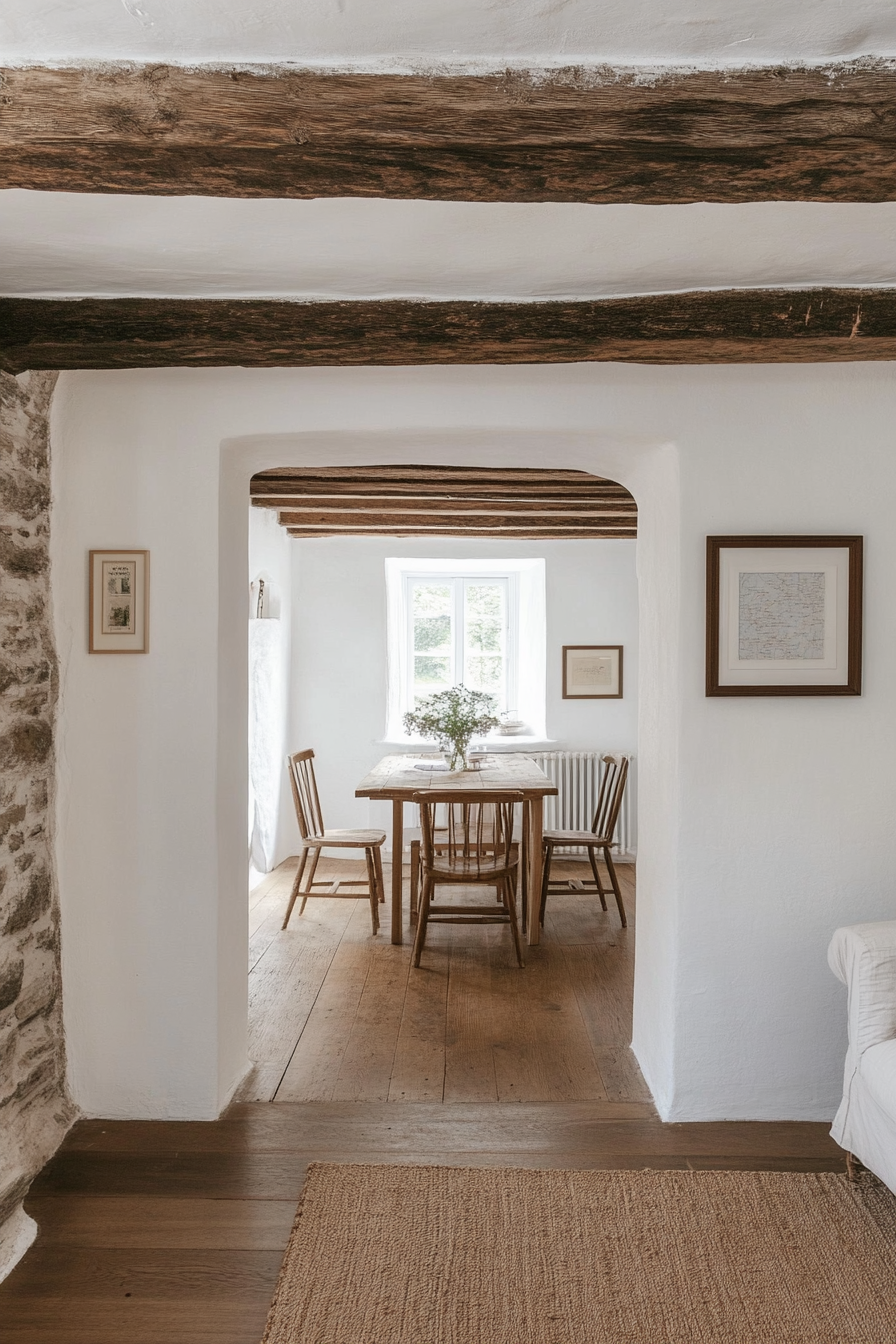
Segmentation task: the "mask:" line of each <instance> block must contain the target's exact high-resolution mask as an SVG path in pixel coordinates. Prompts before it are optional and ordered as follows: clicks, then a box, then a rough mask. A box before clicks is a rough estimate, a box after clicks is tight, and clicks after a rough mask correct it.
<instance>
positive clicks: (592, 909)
mask: <svg viewBox="0 0 896 1344" xmlns="http://www.w3.org/2000/svg"><path fill="white" fill-rule="evenodd" d="M250 499H251V503H250V508H249V574H248V586H247V591H248V605H249V709H250V714H249V721H250V734H249V737H250V742H249V756H248V759H249V841H250V914H249V919H250V994H249V1002H250V1007H249V1053H250V1059H251V1060H252V1064H253V1069H252V1073H251V1075H250V1077H249V1079H248V1081H247V1084H246V1086H245V1087H244V1089H243V1091H242V1093H241V1095H242V1096H243V1097H244V1098H246V1099H250V1098H251V1099H259V1100H261V1099H264V1100H280V1101H289V1100H292V1101H310V1100H339V1099H344V1100H352V1099H356V1100H371V1099H378V1100H384V1101H387V1100H395V1101H408V1100H427V1101H432V1100H439V1101H464V1100H494V1101H502V1100H562V1101H575V1100H591V1099H599V1098H607V1097H611V1096H612V1097H616V1098H621V1099H626V1098H628V1099H632V1100H644V1099H645V1098H647V1097H649V1093H647V1092H646V1089H645V1085H644V1083H643V1080H642V1078H641V1076H640V1073H639V1071H638V1068H637V1065H636V1063H635V1062H634V1058H633V1056H632V1055H631V1051H630V1049H629V1045H630V1040H631V1025H630V1023H631V1000H632V980H633V967H634V922H633V919H631V920H630V921H629V927H628V928H626V929H623V928H622V926H621V924H620V921H619V918H618V912H617V911H616V906H615V904H614V901H613V896H612V890H611V887H610V883H609V881H608V877H607V873H606V870H605V869H604V870H603V886H604V887H605V888H606V890H607V892H608V894H609V896H610V900H609V907H610V908H609V909H608V910H607V911H606V912H605V911H603V910H602V909H601V907H600V903H599V900H598V897H597V895H596V894H594V893H591V894H588V893H587V892H586V891H585V890H583V887H584V883H585V882H588V883H590V882H591V881H592V874H591V869H590V865H589V861H588V855H587V853H586V852H584V851H571V852H564V850H563V849H562V848H561V849H559V850H558V851H557V852H556V854H555V857H554V859H553V877H554V879H555V881H554V883H553V886H554V887H560V886H563V884H564V883H565V884H566V887H565V890H557V891H553V892H552V894H551V896H550V898H549V905H548V908H547V911H546V917H545V921H544V925H543V926H539V925H538V921H537V920H536V921H535V924H536V927H537V932H536V936H535V937H532V936H531V934H530V947H529V953H528V956H527V967H526V970H525V971H524V972H523V973H522V978H521V979H519V980H517V981H515V980H514V977H513V976H512V974H511V969H512V960H511V958H510V957H509V956H508V955H506V953H507V949H505V948H504V947H503V942H502V934H503V930H501V929H494V930H491V931H486V932H485V933H484V931H483V930H481V929H475V930H465V931H461V930H459V929H457V928H456V927H450V928H445V927H440V928H437V929H435V930H433V932H432V934H431V935H430V938H429V940H428V943H427V947H428V956H427V962H428V963H429V966H428V970H427V971H426V972H425V973H424V972H421V971H415V970H413V969H412V968H411V966H410V941H411V940H412V938H413V932H414V931H413V928H412V927H411V924H410V921H411V919H412V917H413V916H412V912H411V903H412V897H411V890H410V888H411V878H412V874H411V859H412V854H411V851H410V848H409V847H408V845H407V844H401V842H399V845H400V850H401V858H402V863H401V864H400V865H396V864H395V852H394V850H395V845H394V836H395V830H396V828H395V817H396V804H395V802H394V800H392V801H391V802H390V800H389V799H388V798H385V797H383V796H374V797H357V796H356V792H357V790H358V787H359V785H362V784H363V778H364V776H366V775H368V774H369V773H370V770H371V769H373V768H376V766H377V763H378V762H379V761H381V759H382V758H384V757H388V756H389V755H390V754H391V755H393V756H405V755H407V753H410V752H415V751H420V750H421V749H422V750H429V751H430V752H432V751H433V750H434V746H433V744H431V743H430V744H427V743H424V742H418V741H416V740H414V738H413V735H411V734H409V733H406V732H402V731H401V727H400V725H401V718H402V714H403V712H405V710H406V708H407V706H405V705H404V703H403V701H402V700H401V698H400V697H401V695H402V693H403V695H404V699H408V696H410V697H411V699H414V700H416V701H419V699H420V697H421V694H425V693H426V692H427V691H429V690H431V691H432V692H438V691H439V690H443V689H445V688H446V687H447V686H449V685H451V684H456V682H458V681H464V682H465V683H466V684H468V685H472V686H473V687H474V688H476V689H481V690H483V691H488V690H489V689H490V688H495V703H496V709H497V710H498V712H499V714H500V716H501V721H500V723H499V724H498V725H497V727H496V729H495V730H493V731H492V732H491V733H490V734H489V735H487V738H486V740H484V741H483V742H482V743H481V744H480V745H482V746H483V747H485V748H486V749H487V750H488V752H489V753H491V754H492V755H493V756H494V759H495V761H496V762H498V763H499V764H509V763H510V761H511V760H516V759H520V760H525V761H526V763H527V764H529V765H532V766H533V767H534V769H535V771H536V772H537V773H538V774H539V775H541V777H542V778H545V777H546V778H547V780H548V782H549V787H550V788H551V790H552V792H551V793H550V794H549V795H548V797H547V799H546V802H545V806H546V809H547V818H548V821H549V822H550V823H553V825H554V826H558V825H560V826H563V825H564V824H565V825H566V827H567V828H568V827H569V826H573V827H577V828H579V829H581V828H587V827H588V825H589V824H590V821H591V815H590V813H591V810H592V808H593V805H594V803H596V801H597V793H598V791H599V787H600V778H601V772H602V770H604V769H605V768H606V767H605V766H603V765H602V761H601V758H602V757H603V756H604V755H605V754H606V753H607V752H610V751H612V752H615V753H616V754H620V755H624V756H625V757H626V759H627V760H628V761H630V762H631V774H630V784H629V788H628V792H627V796H626V798H625V804H624V808H623V809H622V811H621V814H620V819H619V835H618V839H619V846H618V849H617V851H616V852H617V858H618V859H621V862H617V864H616V865H615V867H616V871H617V873H618V874H619V875H620V876H619V886H620V889H621V898H622V901H623V903H624V906H625V908H626V909H628V911H629V913H630V914H631V915H633V913H634V911H633V904H634V871H635V866H634V860H635V857H636V853H637V807H636V796H637V688H638V620H639V616H638V580H637V572H636V537H637V505H636V503H635V500H634V498H633V496H632V494H631V493H630V492H629V491H628V490H627V489H626V487H624V486H622V485H620V484H618V483H617V482H615V481H612V480H608V479H606V478H601V477H597V476H594V475H592V474H591V473H588V472H583V471H576V470H557V471H553V470H545V469H543V468H531V467H530V468H525V467H523V468H516V469H513V468H494V469H493V468H489V469H484V468H481V467H475V468H471V467H463V466H454V465H447V466H446V465H443V464H439V465H434V466H426V467H420V466H415V465H407V466H405V465H403V464H402V465H400V466H397V465H391V464H385V465H382V464H377V465H374V466H369V467H368V466H365V467H363V469H362V468H360V467H326V468H314V469H309V468H307V467H276V468H267V469H265V470H263V471H258V472H256V473H254V474H253V475H252V478H251V481H250ZM520 575H523V576H524V577H523V579H522V580H521V579H520ZM534 575H537V582H535V580H534V579H533V576H534ZM539 585H540V590H539V591H540V602H541V607H540V619H541V634H540V639H539V638H537V637H535V635H534V633H533V632H535V631H536V630H537V619H538V617H537V615H536V616H533V611H535V612H536V613H537V611H538V602H537V601H535V600H534V599H533V593H534V592H535V591H536V590H537V589H539ZM521 586H522V588H523V590H524V594H523V597H524V600H523V607H524V611H523V613H522V617H521V610H520V588H521ZM437 608H438V609H437ZM479 608H482V609H481V610H480V609H479ZM589 660H590V661H589ZM583 669H584V671H583ZM589 675H590V676H592V677H594V676H597V678H598V680H599V681H600V680H602V679H603V678H605V677H609V678H610V684H609V685H608V687H607V689H608V691H609V693H608V694H602V693H601V690H602V686H601V685H589V684H588V682H587V677H588V676H589ZM583 676H584V677H585V678H586V680H585V681H584V682H583V681H582V677H583ZM577 677H578V680H576V678H577ZM409 683H410V686H409ZM442 683H444V686H443V684H442ZM480 683H481V685H480ZM498 700H500V701H501V703H500V705H498V704H497V701H498ZM511 701H513V703H511ZM307 747H313V748H314V751H315V758H314V762H313V768H314V770H315V773H316V781H315V783H316V787H317V789H318V792H319V796H320V799H321V800H322V803H323V804H324V816H325V818H326V824H327V826H328V827H333V828H340V829H346V830H356V831H367V832H371V833H375V832H377V831H379V832H380V833H381V834H384V835H385V843H384V844H383V846H382V853H383V856H384V857H385V860H386V864H385V884H386V892H385V895H386V900H385V901H384V902H383V903H382V905H381V906H380V910H381V918H380V920H379V926H380V930H379V933H378V934H376V935H371V924H370V913H369V902H368V901H367V899H366V898H365V897H364V894H363V892H359V891H357V890H356V889H355V890H353V889H352V888H350V887H348V886H347V885H346V883H347V882H348V881H349V880H352V879H356V880H357V879H361V880H363V878H364V876H365V868H364V856H363V854H361V853H353V854H349V853H348V852H347V851H345V850H342V851H340V850H333V849H329V850H328V849H324V850H323V851H322V855H321V858H320V862H319V864H318V867H317V871H316V873H315V874H314V878H315V881H316V882H317V883H319V884H321V885H318V886H317V887H316V888H312V891H313V892H314V894H313V895H312V896H310V897H309V898H308V900H307V904H305V902H304V899H302V898H300V903H299V905H296V906H295V907H294V911H293V913H292V914H291V916H290V921H289V925H288V927H287V928H286V929H285V930H284V929H283V928H282V927H281V923H282V919H283V914H284V912H285V909H286V907H287V905H288V904H289V898H290V892H291V888H292V887H293V885H294V879H295V875H296V871H297V867H298V863H299V854H300V853H301V848H302V846H301V837H300V835H299V831H298V827H297V825H296V813H295V808H294V805H293V804H294V799H293V797H292V796H291V790H290V781H289V778H288V774H287V771H286V770H285V768H284V761H285V758H286V756H287V754H288V753H289V752H294V751H297V750H299V749H300V748H307ZM495 768H496V769H497V768H498V767H497V765H496V766H495ZM496 777H497V776H496ZM557 789H559V792H554V790H557ZM539 805H540V803H539ZM414 813H415V809H412V808H411V807H410V806H409V805H406V806H404V807H400V811H399V813H398V815H400V816H403V817H404V819H405V827H406V830H405V836H404V839H405V841H411V842H413V840H414V838H415V831H414V827H413V822H414V820H415V815H413V814H414ZM538 848H539V857H540V844H539V846H538ZM306 878H307V874H306ZM305 885H307V881H306V883H305ZM399 886H400V890H401V897H400V899H399V898H397V896H396V893H397V890H398V888H399ZM539 889H540V884H539ZM344 896H349V897H350V899H348V900H344V899H343V897H344ZM302 905H304V911H303V913H301V914H298V911H299V909H300V907H301V906H302ZM396 912H397V913H396ZM393 915H395V918H393ZM396 931H397V935H398V936H397V938H396ZM399 940H400V941H399ZM430 949H431V955H430V954H429V950H430ZM533 982H535V983H533ZM536 1000H537V1001H539V1002H543V1003H544V1004H546V1005H547V1007H546V1008H545V1013H546V1014H547V1017H546V1018H545V1020H544V1021H542V1020H535V1019H538V1018H539V1017H540V1015H539V1014H535V1015H534V1017H533V1014H532V1013H531V1011H530V1012H528V1013H527V1012H526V1011H525V1010H524V1004H525V1003H529V1004H531V1003H532V1002H533V1001H536ZM608 1005H612V1007H611V1010H610V1011H609V1012H608V1011H607V1009H608ZM541 1016H543V1015H541Z"/></svg>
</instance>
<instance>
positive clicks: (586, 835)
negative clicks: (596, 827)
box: [543, 831, 613, 845]
mask: <svg viewBox="0 0 896 1344" xmlns="http://www.w3.org/2000/svg"><path fill="white" fill-rule="evenodd" d="M543 838H544V842H545V844H551V845H611V844H612V843H613V841H612V839H611V838H610V836H608V835H595V834H594V831H545V833H544V837H543Z"/></svg>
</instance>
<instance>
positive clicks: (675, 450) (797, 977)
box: [53, 364, 896, 1119]
mask: <svg viewBox="0 0 896 1344" xmlns="http://www.w3.org/2000/svg"><path fill="white" fill-rule="evenodd" d="M894 424H896V373H894V371H893V369H892V366H890V365H884V364H880V365H862V364H852V365H828V366H823V367H812V366H793V367H786V366H776V367H763V366H753V367H707V368H652V367H651V368H647V367H636V366H613V365H592V366H585V365H579V366H553V367H539V368H509V367H505V368H461V367H457V368H431V369H427V368H418V369H357V370H349V369H344V370H340V369H324V370H306V371H300V370H284V371H277V370H259V371H249V370H202V371H192V370H174V371H164V370H159V371H155V372H121V373H78V374H65V375H63V376H62V378H61V379H60V383H59V387H58V391H57V395H56V399H55V402H54V419H53V448H54V463H55V467H54V497H55V501H56V503H55V515H54V523H53V527H54V540H53V559H54V565H55V577H54V590H55V607H56V625H57V640H58V644H59V649H60V657H61V663H62V709H61V715H60V766H59V772H60V777H59V816H58V825H57V847H58V862H59V880H60V897H61V904H62V926H63V974H64V982H65V984H64V990H65V992H64V1001H65V1005H66V1009H65V1011H66V1023H67V1030H68V1041H69V1052H70V1060H71V1079H72V1087H73V1090H74V1093H75V1096H76V1099H77V1100H78V1101H79V1102H80V1104H81V1105H82V1106H84V1108H85V1110H87V1111H88V1112H90V1113H93V1114H105V1115H146V1116H161V1115H174V1114H180V1115H191V1116H196V1117H199V1116H203V1115H210V1114H214V1113H215V1112H216V1111H217V1110H218V1108H219V1107H220V1105H221V1104H222V1103H223V1101H224V1100H226V1097H227V1096H228V1095H229V1093H230V1091H231V1089H232V1087H233V1086H234V1085H235V1083H236V1081H237V1079H238V1077H239V1075H240V1072H241V1070H242V1069H243V1068H244V1067H245V1059H246V1056H245V992H246V991H245V947H246V943H245V940H246V932H245V884H246V867H245V863H246V860H245V751H246V749H245V681H246V673H245V614H246V604H245V584H246V572H247V568H246V567H247V548H248V521H247V516H246V515H247V510H246V506H245V505H246V490H247V482H248V477H249V475H250V474H251V472H252V471H255V470H259V469H262V468H264V467H266V466H275V465H283V464H288V463H290V462H293V463H296V464H298V463H300V462H305V463H308V464H311V463H314V462H318V463H321V462H343V463H357V462H364V461H367V462H376V461H405V462H424V463H426V462H440V461H441V462H447V463H452V462H453V463H458V464H464V463H467V464H469V463H475V462H489V463H492V464H494V465H498V466H501V465H504V466H511V465H521V466H538V465H544V464H545V463H546V462H550V463H551V465H554V466H558V467H560V466H566V467H575V468H580V469H583V470H587V471H593V472H595V473H597V474H601V475H608V476H611V477H613V478H615V479H618V480H621V481H623V482H624V483H625V484H627V485H628V486H629V487H630V488H631V489H632V490H633V492H634V493H635V495H636V496H637V498H638V501H639V506H640V511H641V535H640V539H639V542H638V568H639V582H640V607H641V623H640V637H639V650H640V654H639V656H640V663H641V673H642V675H641V684H640V688H639V706H640V725H639V761H640V826H639V832H640V836H639V838H640V844H639V891H640V904H639V928H638V954H637V975H636V981H637V983H636V1000H635V1017H636V1028H635V1046H636V1051H637V1054H638V1057H639V1059H640V1060H641V1063H642V1066H643V1067H644V1070H645V1073H646V1075H647V1077H648V1080H649V1082H650V1084H651V1086H652V1088H653V1090H654V1093H655V1095H656V1097H657V1100H658V1103H659V1105H660V1108H661V1110H662V1112H663V1114H664V1115H666V1116H669V1117H672V1118H676V1119H698V1118H712V1117H744V1116H751V1117H756V1118H773V1117H779V1118H785V1117H790V1118H797V1117H813V1118H825V1117H827V1116H830V1115H831V1113H832V1111H833V1109H834V1104H835V1101H836V1099H837V1096H838V1090H839V1084H840V1076H841V1062H842V1051H843V1045H844V1028H843V1024H844V1020H845V1015H844V1003H843V995H842V987H840V986H839V985H838V984H837V983H836V982H835V981H834V980H833V978H832V977H831V975H830V973H829V971H828V969H827V966H826V963H825V947H826V944H827V941H828V938H829V937H830V934H831V932H832V930H833V929H834V928H835V927H836V926H837V925H839V924H842V923H849V922H855V921H860V920H869V919H877V918H885V917H887V918H891V917H893V914H894V910H896V898H894V891H896V880H894V877H896V862H894V854H893V846H892V817H893V815H894V813H896V772H894V770H893V746H892V744H893V741H894V738H896V697H894V695H893V687H892V675H891V669H892V668H893V666H896V623H894V621H893V619H892V597H891V590H892V575H893V573H894V572H896V534H894V530H893V527H892V518H893V512H894V505H896V459H894V453H893V425H894ZM471 427H473V428H471ZM225 440H226V442H224V443H223V447H222V441H225ZM749 531H757V532H763V531H765V532H775V531H781V532H799V531H806V532H823V531H831V532H841V531H845V532H862V533H864V534H865V536H866V537H867V560H868V581H867V590H866V594H867V600H866V630H867V639H866V668H867V676H866V693H865V695H864V696H863V697H862V698H860V699H830V700H828V699H823V698H814V699H806V700H799V699H796V700H793V699H786V700H784V699H782V700H775V699H765V700H763V699H756V700H751V699H744V700H737V699H734V700H707V699H705V698H704V695H703V618H704V612H703V593H704V578H703V555H704V537H705V535H706V533H707V532H749ZM103 545H115V546H125V545H126V546H147V547H149V548H150V549H151V551H152V556H153V596H152V630H153V634H152V648H151V652H150V653H149V655H148V656H147V657H145V658H133V659H100V658H95V657H94V658H91V657H90V656H89V655H88V654H87V653H86V651H85V637H84V621H85V610H86V594H85V589H84V577H83V576H84V554H85V551H86V550H87V548H88V547H89V546H103ZM187 578H188V579H189V587H188V589H187V590H186V591H187V593H188V595H189V597H190V601H189V602H184V600H183V595H184V592H185V588H184V584H185V579H187ZM219 655H221V656H220V658H219Z"/></svg>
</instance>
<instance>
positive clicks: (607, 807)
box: [591, 755, 629, 840]
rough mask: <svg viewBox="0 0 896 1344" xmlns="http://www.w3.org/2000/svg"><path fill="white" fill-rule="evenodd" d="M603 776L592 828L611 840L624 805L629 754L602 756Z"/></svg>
mask: <svg viewBox="0 0 896 1344" xmlns="http://www.w3.org/2000/svg"><path fill="white" fill-rule="evenodd" d="M601 760H602V762H603V765H604V772H603V777H602V779H601V781H600V789H599V791H598V795H597V807H596V808H595V809H594V820H593V821H592V823H591V829H592V831H593V832H594V834H595V835H601V836H606V837H607V838H608V839H609V840H612V839H613V836H614V835H615V834H616V823H617V821H618V820H619V809H620V808H621V807H622V795H623V794H624V793H625V784H626V780H627V779H628V764H629V758H628V756H613V755H607V756H602V757H601Z"/></svg>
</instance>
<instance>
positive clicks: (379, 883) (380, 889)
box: [373, 845, 386, 920]
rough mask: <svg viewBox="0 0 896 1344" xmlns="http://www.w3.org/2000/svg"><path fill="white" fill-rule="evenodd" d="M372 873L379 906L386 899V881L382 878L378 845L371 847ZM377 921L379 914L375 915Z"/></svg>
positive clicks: (381, 858) (381, 862) (380, 851)
mask: <svg viewBox="0 0 896 1344" xmlns="http://www.w3.org/2000/svg"><path fill="white" fill-rule="evenodd" d="M373 871H374V872H375V873H376V890H377V900H378V902H379V904H380V905H382V904H383V902H384V901H385V899H386V879H385V878H384V877H383V854H382V850H381V849H380V847H379V845H374V847H373ZM377 920H379V913H377Z"/></svg>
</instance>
